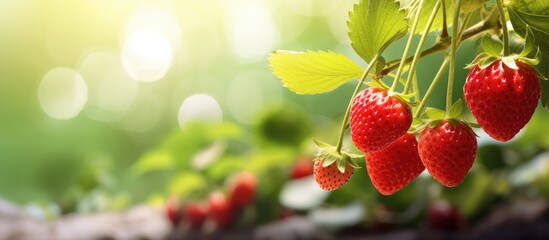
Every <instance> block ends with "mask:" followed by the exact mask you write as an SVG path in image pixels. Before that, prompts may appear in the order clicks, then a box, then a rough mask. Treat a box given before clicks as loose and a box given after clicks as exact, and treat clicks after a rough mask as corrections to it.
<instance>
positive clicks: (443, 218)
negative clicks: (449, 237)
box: [427, 201, 465, 231]
mask: <svg viewBox="0 0 549 240" xmlns="http://www.w3.org/2000/svg"><path fill="white" fill-rule="evenodd" d="M427 222H428V223H429V226H430V227H431V228H433V229H438V230H445V231H455V230H459V229H462V228H463V227H464V226H465V219H464V218H463V216H462V215H461V213H460V211H459V209H458V208H457V207H456V206H454V205H452V204H450V203H448V202H446V201H437V202H434V203H432V204H430V205H429V207H428V208H427Z"/></svg>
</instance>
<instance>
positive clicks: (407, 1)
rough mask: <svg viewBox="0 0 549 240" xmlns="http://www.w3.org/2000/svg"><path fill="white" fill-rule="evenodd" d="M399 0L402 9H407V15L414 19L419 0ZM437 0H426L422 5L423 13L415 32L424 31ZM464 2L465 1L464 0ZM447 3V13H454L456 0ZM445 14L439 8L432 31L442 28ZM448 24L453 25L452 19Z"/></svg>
mask: <svg viewBox="0 0 549 240" xmlns="http://www.w3.org/2000/svg"><path fill="white" fill-rule="evenodd" d="M397 2H399V3H400V7H401V8H402V9H406V17H407V18H408V19H414V17H415V16H414V14H415V13H416V8H417V6H418V5H419V4H418V3H419V1H416V0H397ZM436 3H437V1H435V0H426V1H424V3H423V6H422V7H421V13H420V16H419V20H418V23H417V27H416V32H415V34H421V33H423V30H424V29H425V26H426V25H427V23H428V22H429V15H430V14H429V13H430V12H432V11H433V8H434V7H435V6H436ZM462 4H463V1H462ZM445 5H446V14H452V13H453V12H454V1H448V0H446V2H445ZM442 16H443V14H442V7H441V8H440V9H439V12H438V13H437V15H436V17H435V20H434V21H433V24H432V26H431V30H430V32H434V31H436V30H439V29H442V23H443V17H442ZM447 24H448V26H451V25H452V21H447Z"/></svg>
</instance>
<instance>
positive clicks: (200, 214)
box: [183, 202, 208, 228]
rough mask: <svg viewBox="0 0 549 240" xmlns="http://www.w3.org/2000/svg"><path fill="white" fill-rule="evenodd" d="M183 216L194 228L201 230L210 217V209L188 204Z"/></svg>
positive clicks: (194, 203)
mask: <svg viewBox="0 0 549 240" xmlns="http://www.w3.org/2000/svg"><path fill="white" fill-rule="evenodd" d="M183 215H184V216H185V220H186V221H187V222H188V223H189V225H190V226H191V227H192V228H200V227H201V226H202V223H204V221H205V220H206V218H207V217H208V209H207V207H206V206H205V205H203V204H201V203H196V202H188V203H187V204H186V205H185V208H184V209H183Z"/></svg>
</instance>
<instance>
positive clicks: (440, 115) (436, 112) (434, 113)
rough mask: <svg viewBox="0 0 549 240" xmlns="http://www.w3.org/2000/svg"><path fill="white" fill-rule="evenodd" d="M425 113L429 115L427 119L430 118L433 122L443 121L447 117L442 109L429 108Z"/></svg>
mask: <svg viewBox="0 0 549 240" xmlns="http://www.w3.org/2000/svg"><path fill="white" fill-rule="evenodd" d="M425 113H426V114H427V117H429V118H430V119H432V120H441V119H444V117H446V113H445V112H444V111H442V110H440V109H436V108H431V107H428V108H427V109H425Z"/></svg>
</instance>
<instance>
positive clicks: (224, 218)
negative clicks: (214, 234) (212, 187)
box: [208, 192, 234, 228]
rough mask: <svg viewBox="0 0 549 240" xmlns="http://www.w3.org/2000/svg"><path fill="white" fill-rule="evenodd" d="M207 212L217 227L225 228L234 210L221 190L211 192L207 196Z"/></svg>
mask: <svg viewBox="0 0 549 240" xmlns="http://www.w3.org/2000/svg"><path fill="white" fill-rule="evenodd" d="M208 212H209V214H210V217H211V218H212V219H213V221H214V222H215V224H216V226H217V227H218V228H226V227H228V226H229V225H230V224H231V223H232V221H233V214H234V210H233V208H232V206H231V203H230V202H229V201H228V200H227V197H225V195H224V194H223V193H221V192H213V193H211V194H210V196H209V197H208Z"/></svg>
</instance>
